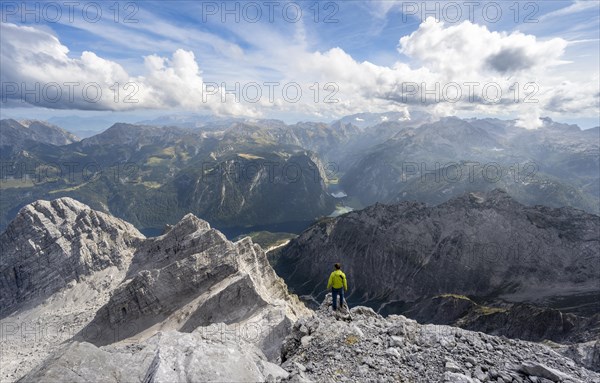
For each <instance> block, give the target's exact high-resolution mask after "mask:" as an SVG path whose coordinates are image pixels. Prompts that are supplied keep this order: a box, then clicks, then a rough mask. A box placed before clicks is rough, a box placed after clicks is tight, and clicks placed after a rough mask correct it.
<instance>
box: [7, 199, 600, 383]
mask: <svg viewBox="0 0 600 383" xmlns="http://www.w3.org/2000/svg"><path fill="white" fill-rule="evenodd" d="M504 202H505V203H509V202H507V201H504ZM504 206H505V207H506V205H504ZM538 222H539V221H538ZM581 224H582V223H581V222H580V223H579V224H578V225H581ZM0 244H1V246H2V254H3V258H2V264H1V267H0V276H1V279H0V283H1V286H0V287H1V288H0V299H1V302H2V305H1V306H0V308H1V310H0V328H1V329H2V332H3V333H2V337H1V338H0V348H1V350H2V379H3V380H10V381H15V380H18V381H20V382H38V381H47V382H63V381H65V380H67V381H73V382H87V381H109V382H130V381H145V382H171V381H236V382H238V381H239V382H242V381H243V382H250V381H269V382H299V381H300V382H315V381H322V379H323V377H331V378H332V379H334V380H347V381H390V382H391V381H418V380H423V379H424V380H426V381H444V382H485V381H490V382H506V381H511V380H514V381H521V382H544V381H551V382H594V381H597V380H598V379H600V375H599V374H598V372H595V371H598V370H600V364H598V361H599V359H600V358H599V357H598V355H599V351H600V350H599V348H598V344H597V341H596V342H593V341H592V342H582V343H576V344H570V345H559V344H542V343H533V342H529V341H523V340H515V339H509V338H506V337H498V336H493V335H486V334H483V333H481V332H473V331H468V330H463V329H459V328H457V327H450V326H445V325H423V324H418V323H417V322H416V321H414V320H410V319H407V318H406V317H404V316H402V315H389V316H387V317H385V318H384V317H382V316H380V315H379V314H377V313H376V312H374V311H373V310H372V309H370V308H368V307H364V306H355V307H353V308H352V309H351V310H350V311H349V312H346V313H344V312H333V311H331V308H330V306H331V296H330V295H327V296H325V297H324V300H323V302H322V304H321V305H320V306H318V307H316V310H314V311H313V310H310V309H308V308H307V307H306V306H305V305H304V304H303V303H302V302H301V301H300V300H299V299H298V297H297V296H296V295H294V294H291V293H290V292H289V291H288V289H287V286H286V284H285V282H284V281H283V279H281V278H280V277H278V276H277V275H276V273H275V271H274V270H273V268H272V267H271V266H270V264H269V262H268V259H267V256H266V254H265V252H264V251H263V250H262V249H261V248H260V246H259V245H256V244H254V243H253V242H252V240H251V239H250V238H248V237H245V238H242V239H240V240H238V241H237V242H231V241H229V240H227V239H226V238H225V236H224V235H223V234H222V233H221V232H219V231H218V230H215V229H213V228H211V227H210V225H209V224H208V222H206V221H203V220H201V219H199V218H197V217H195V216H194V215H192V214H188V215H186V216H184V217H183V218H182V219H181V220H180V221H179V222H178V223H177V224H175V225H174V226H173V227H170V228H169V229H168V230H167V231H166V232H165V233H164V234H163V235H161V236H158V237H154V238H146V237H144V235H143V234H141V233H140V232H139V231H138V230H137V229H135V227H133V226H132V225H131V224H129V223H127V222H125V221H123V220H121V219H119V218H115V217H112V216H110V215H107V214H105V213H103V212H100V211H96V210H94V209H91V208H90V207H89V206H86V205H84V204H82V203H80V202H78V201H75V200H73V199H70V198H60V199H56V200H52V201H44V200H40V201H36V202H35V203H32V204H29V205H27V206H25V207H23V208H22V209H21V210H20V211H19V213H18V214H17V217H16V218H15V219H14V220H13V221H12V222H11V223H10V224H9V225H8V227H7V229H6V230H5V231H4V232H3V233H2V234H1V235H0ZM4 255H6V257H4ZM354 276H355V275H354V274H353V278H354ZM356 276H357V275H356ZM594 370H595V371H594Z"/></svg>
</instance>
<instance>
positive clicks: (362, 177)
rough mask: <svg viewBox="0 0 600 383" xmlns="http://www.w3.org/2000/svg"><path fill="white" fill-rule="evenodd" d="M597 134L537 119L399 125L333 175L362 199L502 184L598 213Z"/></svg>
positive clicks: (436, 194) (437, 199) (430, 195)
mask: <svg viewBox="0 0 600 383" xmlns="http://www.w3.org/2000/svg"><path fill="white" fill-rule="evenodd" d="M598 174H600V136H599V135H597V134H595V135H594V134H593V132H591V133H590V132H589V131H581V130H580V129H579V128H578V127H577V126H571V125H566V124H559V123H556V122H553V121H552V120H549V119H545V123H544V126H543V127H541V128H540V129H537V130H525V129H522V128H518V127H516V126H515V124H514V122H510V121H501V120H496V119H483V120H477V119H469V120H462V119H458V118H455V117H451V118H443V119H441V120H440V121H438V122H435V123H429V124H424V125H421V126H419V127H416V128H412V129H411V128H406V129H403V130H400V131H399V132H398V133H397V134H396V135H395V136H393V137H392V138H390V139H389V140H387V141H385V142H384V143H382V144H380V145H376V146H373V147H372V148H370V149H369V150H367V151H366V152H365V153H364V154H363V155H362V156H360V157H359V159H358V160H357V161H356V162H355V163H354V164H353V165H352V166H351V168H350V169H349V170H348V171H347V172H346V173H345V174H344V176H343V177H342V179H341V185H342V186H343V188H344V190H345V191H346V192H347V193H348V194H349V195H352V196H354V197H356V198H358V199H359V200H360V201H361V202H362V204H363V205H370V204H373V203H375V202H383V203H389V202H396V201H410V200H417V201H420V202H425V203H428V204H438V203H441V202H444V201H446V200H448V199H449V198H451V197H453V196H457V195H460V194H462V193H464V192H477V191H490V190H492V189H494V188H504V189H506V190H507V191H508V192H509V193H510V194H511V195H513V196H514V197H515V198H516V199H517V200H518V201H520V202H522V203H525V204H532V205H535V204H545V205H549V206H554V207H560V206H572V207H576V208H579V209H583V210H586V211H589V212H593V213H596V214H597V213H598V212H600V202H599V200H600V190H599V189H598V188H599V187H600V186H599V185H600V178H599V176H598Z"/></svg>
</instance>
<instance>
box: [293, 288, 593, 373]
mask: <svg viewBox="0 0 600 383" xmlns="http://www.w3.org/2000/svg"><path fill="white" fill-rule="evenodd" d="M330 304H331V296H330V295H329V294H328V295H327V296H326V299H325V301H324V302H323V304H322V305H321V306H320V308H319V310H317V311H316V312H315V314H314V315H313V316H312V317H309V318H303V319H301V320H299V321H298V322H297V323H296V324H295V325H294V330H293V332H292V333H291V334H290V336H289V337H288V338H287V339H286V342H285V343H284V346H283V349H282V359H283V360H284V362H283V364H282V367H283V368H284V369H285V370H287V371H288V372H289V374H290V376H289V377H288V378H287V379H286V380H289V381H294V382H309V381H313V382H334V381H348V382H357V381H361V382H363V381H377V382H398V381H400V382H452V383H456V382H465V383H475V382H595V381H598V380H599V379H600V374H598V373H595V372H592V371H589V370H587V369H586V368H584V367H582V366H579V365H577V364H576V363H575V362H574V361H573V360H571V359H569V358H567V357H565V356H563V355H561V354H560V353H558V352H557V351H556V350H554V349H552V348H550V347H548V346H545V345H542V344H536V343H530V342H526V341H520V340H512V339H507V338H504V337H496V336H490V335H486V334H483V333H480V332H472V331H466V330H463V329H460V328H455V327H449V326H440V325H420V324H418V323H417V322H416V321H414V320H410V319H407V318H406V317H404V316H401V315H390V316H388V317H387V318H383V317H381V316H380V315H378V314H376V313H375V312H374V311H373V310H372V309H370V308H367V307H362V306H358V307H354V308H352V309H351V314H352V319H353V320H352V321H351V322H346V321H340V320H337V316H336V315H332V312H331V311H330V310H331V309H330V307H329V306H330Z"/></svg>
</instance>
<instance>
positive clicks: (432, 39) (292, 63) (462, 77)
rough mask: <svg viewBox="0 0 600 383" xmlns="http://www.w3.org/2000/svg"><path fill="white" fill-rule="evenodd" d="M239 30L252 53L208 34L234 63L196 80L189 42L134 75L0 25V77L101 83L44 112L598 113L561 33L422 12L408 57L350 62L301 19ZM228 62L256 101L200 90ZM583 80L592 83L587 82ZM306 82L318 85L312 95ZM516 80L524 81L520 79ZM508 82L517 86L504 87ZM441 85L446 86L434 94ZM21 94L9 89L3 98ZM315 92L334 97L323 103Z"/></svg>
mask: <svg viewBox="0 0 600 383" xmlns="http://www.w3.org/2000/svg"><path fill="white" fill-rule="evenodd" d="M173 28H174V29H173V33H174V34H175V35H176V36H179V38H181V37H182V36H181V32H182V31H181V30H179V29H178V28H175V27H173ZM249 28H251V29H250V30H248V31H246V35H247V36H253V37H256V38H257V39H258V41H261V42H262V44H261V46H260V49H249V50H248V51H243V50H241V49H239V47H238V46H237V45H232V44H229V43H227V42H226V41H219V42H218V44H217V45H218V46H219V47H221V48H222V49H223V51H225V52H227V53H226V56H229V57H230V58H235V59H232V60H226V62H224V63H223V67H224V68H225V67H226V69H223V73H221V75H222V76H224V78H218V79H217V78H214V76H215V74H214V73H213V74H212V76H213V77H212V78H209V79H206V78H205V77H204V76H203V74H202V71H201V69H200V68H201V66H200V65H199V63H198V61H197V60H198V58H197V56H196V55H194V53H193V52H192V51H191V50H184V49H177V50H176V51H175V52H174V53H173V54H172V56H171V57H162V56H159V55H156V54H151V55H148V56H146V57H145V58H144V67H143V73H139V74H136V75H132V74H130V73H128V71H126V69H125V68H123V66H121V65H119V64H118V63H116V62H114V61H110V60H106V59H103V58H101V57H98V56H97V55H96V54H94V53H93V52H83V53H82V54H81V56H80V57H70V56H69V50H68V48H67V47H65V46H64V45H62V44H61V43H60V41H59V40H58V39H57V38H56V37H55V36H53V35H52V34H51V33H49V32H47V31H43V30H39V29H35V28H32V27H25V26H17V25H13V24H6V23H3V24H2V36H1V38H2V47H1V59H2V62H3V68H2V81H3V82H7V81H8V82H11V81H12V82H15V83H18V84H21V83H25V84H27V86H28V87H29V88H28V89H31V88H32V87H33V84H34V83H35V82H39V83H41V84H47V83H50V82H56V83H59V84H62V83H63V82H69V81H74V82H80V83H82V84H84V83H90V82H94V83H97V84H99V86H100V88H101V89H102V98H101V99H99V100H98V101H96V102H94V103H91V104H90V103H89V102H86V100H85V99H84V98H83V97H82V96H81V94H80V93H79V94H76V97H75V98H74V99H73V100H71V101H70V102H62V103H60V102H54V103H48V102H44V100H41V101H40V102H37V103H36V102H31V103H32V104H36V105H41V106H46V107H50V108H71V109H99V110H127V109H140V108H152V109H161V108H179V109H187V110H198V109H206V110H209V111H211V112H213V113H217V114H237V115H248V116H259V115H261V114H262V115H266V114H269V112H270V111H276V112H284V113H286V112H289V113H292V114H298V113H299V114H305V115H313V116H340V115H344V114H353V113H357V112H363V111H372V112H378V111H389V110H398V111H401V110H405V108H406V105H408V106H409V108H427V110H428V111H429V112H432V113H434V114H439V115H453V114H460V112H461V111H465V112H468V113H479V114H481V115H507V114H513V115H519V116H521V119H520V121H521V123H520V124H521V125H522V126H523V127H530V128H535V127H536V126H538V124H539V116H540V115H547V114H549V113H550V114H551V113H573V114H577V113H579V114H584V115H596V114H597V108H598V94H599V93H600V92H599V89H598V81H597V79H598V74H597V73H591V74H590V76H588V78H579V76H576V78H569V76H571V77H573V75H572V73H571V74H568V73H569V72H568V71H564V70H561V68H564V67H565V66H566V65H569V64H568V63H567V62H566V61H564V59H563V54H564V51H565V48H566V46H567V42H566V41H565V40H563V39H560V38H555V39H550V40H539V39H537V38H536V37H535V36H533V35H527V34H523V33H520V32H512V33H506V32H493V31H490V30H488V29H487V27H485V26H480V25H477V24H473V23H470V22H469V21H465V22H462V23H460V24H455V25H450V26H447V25H445V24H444V23H441V22H435V20H433V19H432V18H430V19H427V20H425V21H423V22H422V23H421V25H420V26H419V28H418V29H417V30H415V31H414V32H413V33H411V34H410V35H408V36H404V37H401V38H400V39H399V45H398V51H399V52H401V53H403V54H404V55H406V56H407V57H408V58H409V59H410V62H408V63H407V62H400V61H398V62H396V63H395V64H394V65H392V66H381V65H375V64H373V63H370V62H368V61H363V62H359V61H357V60H355V59H354V58H353V57H352V56H351V55H350V54H348V53H347V52H345V51H344V50H343V49H341V48H332V49H329V50H326V51H323V52H319V51H316V52H315V51H311V50H310V48H309V46H310V44H309V42H308V41H307V37H306V31H305V29H304V26H303V25H297V26H296V29H295V35H294V36H295V40H294V41H291V42H290V41H287V40H285V39H283V38H282V37H281V36H278V35H277V34H276V33H273V31H272V30H269V29H268V28H267V27H266V26H262V25H252V26H249ZM205 37H206V36H204V37H202V38H200V40H205ZM246 38H249V37H246ZM249 41H250V40H248V42H249ZM215 46H216V45H215ZM257 63H260V65H258V64H257ZM235 68H238V69H239V72H240V73H243V75H241V76H240V77H237V78H236V79H235V80H234V81H240V80H241V81H255V82H256V83H258V84H259V85H260V86H261V88H262V92H263V97H261V99H260V100H259V101H258V102H245V101H244V100H242V102H235V100H234V97H233V96H232V95H226V96H225V102H223V101H222V97H221V95H222V94H223V92H224V91H225V89H223V88H222V87H220V88H219V89H217V90H216V94H214V95H210V97H208V98H207V99H206V98H203V92H204V91H205V85H206V84H207V83H212V82H213V81H214V82H217V83H219V84H220V83H221V81H226V82H227V86H226V88H229V89H231V88H232V87H234V86H235V84H234V83H232V82H228V81H230V80H231V78H227V75H226V73H227V74H229V73H231V71H232V70H233V69H235ZM258 68H260V69H258ZM573 73H577V72H576V71H573ZM590 77H592V78H595V79H596V80H595V81H589V79H590ZM246 78H247V80H246ZM264 81H278V82H279V86H278V88H277V89H276V90H275V97H274V101H273V102H271V100H269V98H268V97H267V95H266V94H265V91H266V89H265V87H264ZM116 82H118V83H119V84H120V85H121V89H120V94H119V100H118V102H115V100H114V96H115V94H114V91H113V90H111V86H113V85H114V83H116ZM128 82H131V83H134V84H136V86H137V89H134V88H129V89H123V88H122V86H123V85H124V84H126V83H128ZM286 83H298V84H300V85H301V86H302V90H303V97H302V99H301V100H300V101H298V102H290V101H289V100H288V99H285V97H282V86H283V85H285V84H286ZM314 83H318V91H317V92H318V93H317V94H315V91H316V90H315V88H314ZM327 83H332V84H334V85H333V88H332V87H331V86H330V87H329V88H325V84H327ZM467 83H477V84H478V85H477V86H476V88H475V91H474V94H473V97H472V98H469V97H468V96H469V90H470V88H469V87H468V86H466V85H465V84H467ZM527 83H534V84H535V85H528V86H526V84H527ZM407 84H417V85H418V89H416V91H415V90H411V89H409V88H407ZM423 84H425V88H426V89H428V90H433V89H436V88H435V87H436V84H437V87H438V88H437V89H438V90H437V93H438V99H437V100H435V99H434V97H433V96H432V95H431V94H429V95H428V94H427V93H426V92H424V91H425V90H426V89H424V88H423ZM452 84H458V86H459V91H460V92H462V98H461V99H460V100H458V101H456V102H452V101H453V100H449V98H452V96H453V95H454V93H453V91H455V90H456V89H455V87H453V86H451V85H452ZM488 84H492V85H493V86H488V94H487V95H486V94H483V93H482V88H483V87H484V86H487V85H488ZM515 84H518V91H517V90H515V89H514V85H515ZM241 85H242V86H243V85H244V83H242V84H241ZM511 87H512V88H511ZM133 90H137V91H136V93H135V95H134V96H133V98H134V99H136V100H137V101H138V102H137V103H125V102H124V97H125V96H126V95H127V94H130V93H131V91H133ZM442 90H448V92H449V93H445V94H444V93H441V91H442ZM496 91H500V93H501V97H500V98H498V99H497V100H492V101H493V102H491V101H490V99H494V98H495V92H496ZM532 92H533V93H534V94H532ZM5 93H7V92H5ZM490 94H491V96H490ZM3 96H4V95H3ZM486 96H488V97H487V99H486ZM22 97H23V95H22V94H21V93H17V94H15V95H14V97H13V98H16V99H19V98H22ZM326 97H331V99H337V100H339V102H336V103H330V102H326V100H327V99H326ZM315 98H316V100H315ZM526 99H527V100H526ZM28 101H31V100H28ZM329 101H332V100H329ZM516 101H518V102H516ZM524 101H534V102H533V104H532V103H530V102H524Z"/></svg>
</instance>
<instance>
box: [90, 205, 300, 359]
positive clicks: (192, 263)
mask: <svg viewBox="0 0 600 383" xmlns="http://www.w3.org/2000/svg"><path fill="white" fill-rule="evenodd" d="M307 312H308V311H307V309H306V308H305V307H304V305H303V304H302V303H300V301H299V300H298V298H297V297H296V296H292V295H290V294H289V293H288V291H287V288H286V286H285V284H284V282H283V280H282V279H281V278H279V277H278V276H277V275H276V274H275V272H274V271H273V269H272V268H271V266H270V265H269V263H268V261H267V258H266V255H265V253H264V251H263V250H262V249H261V248H260V246H258V245H255V244H253V243H252V241H251V240H250V238H249V237H246V238H244V239H242V240H240V241H238V242H235V243H232V242H229V241H228V240H227V239H226V238H225V236H224V235H223V234H221V233H220V232H219V231H217V230H215V229H211V228H210V226H209V225H208V223H207V222H205V221H202V220H200V219H198V218H196V217H195V216H194V215H192V214H188V215H187V216H185V217H184V218H183V219H182V220H181V221H180V222H179V223H178V224H177V225H175V226H174V227H173V228H172V229H171V230H169V231H168V232H167V233H166V234H165V235H162V236H160V237H156V238H150V239H147V240H146V241H145V242H144V243H143V244H142V245H141V246H140V247H139V248H138V249H137V251H136V253H135V255H134V258H133V261H132V264H131V267H130V268H129V271H128V273H127V276H126V278H125V280H124V282H123V283H122V284H121V285H120V286H119V287H118V288H117V289H116V290H115V291H114V292H113V293H112V296H111V298H110V301H109V302H108V303H107V304H106V305H105V306H104V307H102V308H101V309H100V310H99V311H98V313H97V315H96V317H95V319H94V320H93V321H92V322H91V323H90V324H89V325H88V327H86V328H85V329H83V330H82V332H81V333H80V334H79V336H78V339H82V340H87V341H90V342H92V343H94V344H96V345H105V344H109V343H113V342H115V341H116V340H122V339H124V338H129V337H135V338H136V339H137V340H139V339H143V338H146V337H148V336H151V335H153V334H154V333H155V332H156V331H157V330H159V329H160V330H163V329H168V330H179V331H184V332H190V331H193V330H194V329H195V328H197V327H200V326H208V325H210V324H211V323H218V322H224V323H226V324H234V323H237V324H240V325H244V326H247V327H248V328H249V327H251V326H255V330H259V331H258V334H257V335H256V336H255V339H254V341H255V343H256V344H257V345H258V346H260V347H261V348H262V349H263V351H264V352H265V353H266V354H267V356H268V357H269V358H271V359H273V358H277V356H278V351H277V348H278V344H279V343H280V342H281V339H283V337H284V336H285V335H286V334H287V331H288V330H289V328H290V327H291V325H292V323H293V322H294V321H295V320H297V319H298V318H299V317H300V316H302V315H305V314H306V313H307ZM124 327H127V328H129V331H128V332H125V333H122V334H123V335H124V336H123V338H122V339H115V338H114V334H115V333H117V332H118V331H117V330H118V329H119V328H124ZM93 328H102V329H106V330H108V331H105V332H103V334H101V335H100V336H98V337H94V338H93V339H90V338H89V336H88V334H90V333H93V331H91V329H93Z"/></svg>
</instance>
